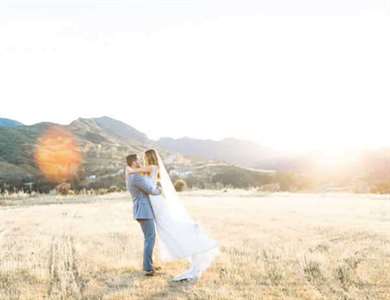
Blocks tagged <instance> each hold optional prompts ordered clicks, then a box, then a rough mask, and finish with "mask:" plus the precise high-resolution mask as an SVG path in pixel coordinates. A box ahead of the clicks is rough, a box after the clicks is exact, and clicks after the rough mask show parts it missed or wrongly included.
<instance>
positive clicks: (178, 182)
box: [175, 179, 187, 192]
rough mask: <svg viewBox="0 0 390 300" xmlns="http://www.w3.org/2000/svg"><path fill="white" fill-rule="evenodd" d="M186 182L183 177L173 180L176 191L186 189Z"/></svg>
mask: <svg viewBox="0 0 390 300" xmlns="http://www.w3.org/2000/svg"><path fill="white" fill-rule="evenodd" d="M186 187H187V184H186V182H185V181H184V180H183V179H178V180H176V181H175V189H176V191H177V192H182V191H184V190H185V189H186Z"/></svg>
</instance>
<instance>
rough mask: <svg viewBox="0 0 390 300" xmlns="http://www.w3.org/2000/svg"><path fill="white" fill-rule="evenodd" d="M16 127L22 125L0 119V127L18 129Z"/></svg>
mask: <svg viewBox="0 0 390 300" xmlns="http://www.w3.org/2000/svg"><path fill="white" fill-rule="evenodd" d="M18 126H23V124H22V123H20V122H18V121H15V120H11V119H5V118H0V127H11V128H12V127H18Z"/></svg>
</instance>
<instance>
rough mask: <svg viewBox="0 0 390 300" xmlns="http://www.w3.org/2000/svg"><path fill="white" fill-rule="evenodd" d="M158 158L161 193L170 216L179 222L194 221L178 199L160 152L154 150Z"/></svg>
mask: <svg viewBox="0 0 390 300" xmlns="http://www.w3.org/2000/svg"><path fill="white" fill-rule="evenodd" d="M154 151H155V153H156V156H157V160H158V166H159V171H160V183H161V187H162V191H163V194H164V196H165V199H164V200H165V202H166V203H167V205H168V206H169V208H170V212H171V213H172V218H174V219H176V220H177V221H180V222H189V223H195V222H194V220H193V219H192V218H191V216H190V215H189V214H188V212H187V210H186V208H185V207H184V205H183V203H182V202H181V201H180V199H179V197H178V195H177V192H176V189H175V187H174V185H173V183H172V180H171V178H170V177H169V174H168V172H167V169H166V168H165V165H164V162H163V161H162V159H161V156H160V154H159V153H158V152H157V151H156V150H154Z"/></svg>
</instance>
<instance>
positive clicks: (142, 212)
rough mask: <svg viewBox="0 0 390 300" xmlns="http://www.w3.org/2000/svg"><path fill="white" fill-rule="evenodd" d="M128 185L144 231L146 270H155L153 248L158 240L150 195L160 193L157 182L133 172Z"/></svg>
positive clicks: (135, 212) (137, 217)
mask: <svg viewBox="0 0 390 300" xmlns="http://www.w3.org/2000/svg"><path fill="white" fill-rule="evenodd" d="M127 187H128V190H129V192H130V194H131V196H132V198H133V218H134V219H136V220H137V221H138V222H139V223H140V225H141V228H142V231H143V233H144V240H145V242H144V260H143V268H144V271H148V272H149V271H152V270H153V258H152V255H153V248H154V243H155V240H156V231H155V228H154V220H153V219H154V213H153V209H152V205H151V204H150V199H149V195H160V194H161V191H160V189H159V188H158V187H157V186H156V184H155V183H154V182H153V181H152V180H150V178H146V177H144V176H141V175H138V174H131V175H129V176H128V177H127Z"/></svg>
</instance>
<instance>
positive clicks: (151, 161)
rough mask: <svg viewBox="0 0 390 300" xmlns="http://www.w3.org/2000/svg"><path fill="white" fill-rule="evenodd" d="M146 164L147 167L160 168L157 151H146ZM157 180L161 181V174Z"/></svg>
mask: <svg viewBox="0 0 390 300" xmlns="http://www.w3.org/2000/svg"><path fill="white" fill-rule="evenodd" d="M144 162H145V166H151V165H154V166H158V158H157V153H156V150H154V149H149V150H146V151H145V155H144ZM157 178H158V179H160V172H158V174H157Z"/></svg>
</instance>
